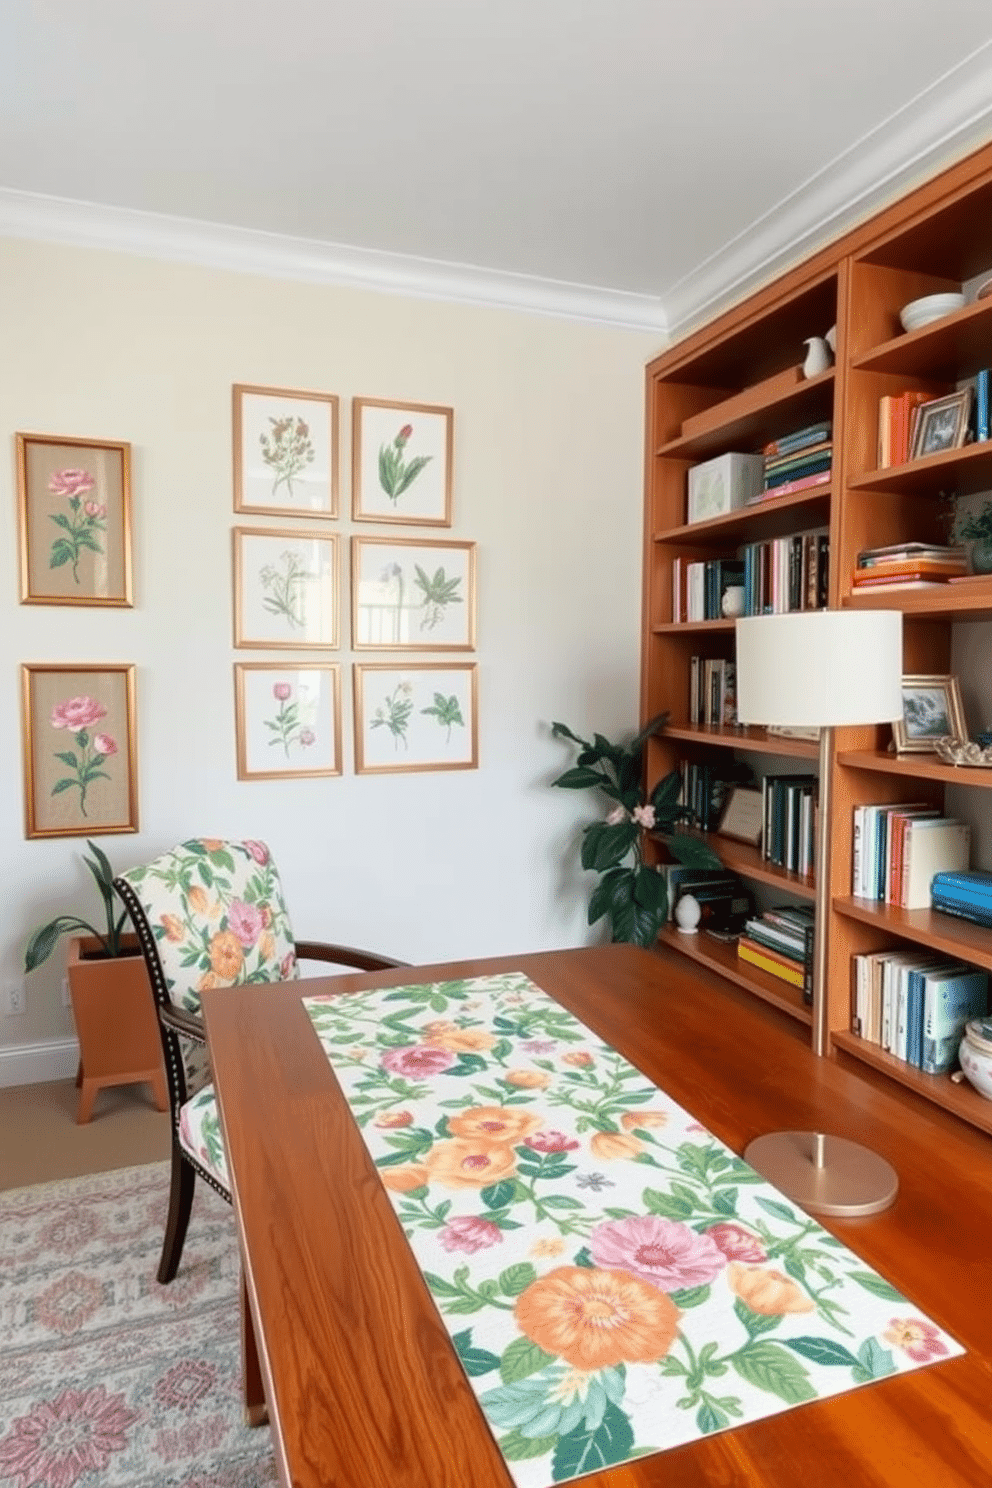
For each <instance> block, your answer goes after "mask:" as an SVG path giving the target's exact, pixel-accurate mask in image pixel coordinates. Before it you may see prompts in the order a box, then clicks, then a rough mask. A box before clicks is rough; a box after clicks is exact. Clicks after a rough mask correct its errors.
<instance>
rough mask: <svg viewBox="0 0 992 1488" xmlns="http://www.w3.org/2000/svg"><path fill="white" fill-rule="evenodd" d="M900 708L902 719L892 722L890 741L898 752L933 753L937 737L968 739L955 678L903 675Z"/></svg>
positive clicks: (957, 741) (962, 706)
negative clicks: (901, 709)
mask: <svg viewBox="0 0 992 1488" xmlns="http://www.w3.org/2000/svg"><path fill="white" fill-rule="evenodd" d="M902 707H903V716H902V718H897V719H894V720H893V722H892V742H893V744H894V745H895V750H896V753H897V754H934V753H936V750H935V748H934V745H935V742H936V740H937V739H951V740H952V741H953V742H954V743H963V742H964V741H966V740H967V738H968V725H967V723H966V722H965V716H964V704H963V702H962V700H961V684H960V683H959V681H958V679H957V677H953V676H939V675H938V676H929V675H921V674H913V675H910V676H904V677H903V679H902Z"/></svg>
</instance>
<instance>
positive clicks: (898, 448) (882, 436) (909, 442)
mask: <svg viewBox="0 0 992 1488" xmlns="http://www.w3.org/2000/svg"><path fill="white" fill-rule="evenodd" d="M932 398H933V393H921V392H915V391H913V392H906V393H893V394H886V396H885V397H883V398H879V400H878V468H879V470H885V469H887V468H888V466H889V465H904V464H905V463H906V461H907V460H908V459H909V452H910V450H911V449H912V446H913V433H914V431H915V428H916V410H917V409H918V408H920V407H921V406H922V405H923V404H924V403H928V402H930V400H931V399H932Z"/></svg>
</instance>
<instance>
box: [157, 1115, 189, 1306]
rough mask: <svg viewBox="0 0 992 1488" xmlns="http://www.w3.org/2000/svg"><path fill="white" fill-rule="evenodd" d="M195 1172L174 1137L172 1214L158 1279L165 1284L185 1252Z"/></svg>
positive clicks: (167, 1226) (168, 1221)
mask: <svg viewBox="0 0 992 1488" xmlns="http://www.w3.org/2000/svg"><path fill="white" fill-rule="evenodd" d="M195 1185H196V1173H195V1172H194V1170H193V1169H192V1168H191V1167H190V1165H189V1163H188V1162H186V1160H185V1159H184V1157H183V1154H182V1148H181V1147H180V1146H179V1141H178V1139H177V1138H176V1137H175V1135H173V1138H172V1177H171V1180H170V1183H169V1217H168V1219H167V1220H166V1225H165V1240H164V1241H163V1244H162V1259H161V1260H160V1261H159V1266H158V1279H159V1281H160V1282H162V1284H163V1286H164V1285H165V1284H166V1282H170V1281H171V1280H172V1278H173V1277H174V1276H175V1274H176V1272H177V1271H178V1270H179V1260H180V1257H181V1256H182V1253H183V1242H184V1241H185V1239H186V1230H187V1228H188V1226H189V1216H190V1211H191V1209H192V1208H193V1189H194V1187H195Z"/></svg>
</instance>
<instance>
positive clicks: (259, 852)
mask: <svg viewBox="0 0 992 1488" xmlns="http://www.w3.org/2000/svg"><path fill="white" fill-rule="evenodd" d="M245 847H246V849H247V850H248V852H250V853H251V855H252V857H253V858H254V859H255V862H256V863H259V864H261V866H262V867H263V868H264V867H265V865H266V863H267V862H268V861H269V849H268V848H267V847H266V845H265V843H264V842H255V841H253V840H252V839H251V838H248V840H247V841H246V842H245Z"/></svg>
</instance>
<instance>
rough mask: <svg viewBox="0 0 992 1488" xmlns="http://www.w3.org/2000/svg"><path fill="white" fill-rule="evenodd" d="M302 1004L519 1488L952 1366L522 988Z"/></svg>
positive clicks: (727, 1157)
mask: <svg viewBox="0 0 992 1488" xmlns="http://www.w3.org/2000/svg"><path fill="white" fill-rule="evenodd" d="M304 1005H305V1006H306V1007H307V1009H308V1011H309V1013H310V1017H311V1019H312V1021H313V1024H314V1027H315V1029H316V1032H317V1034H318V1037H319V1038H320V1041H321V1044H322V1045H323V1048H324V1051H325V1053H326V1054H327V1057H328V1059H329V1060H330V1062H331V1064H332V1066H333V1068H334V1070H335V1072H336V1074H337V1077H338V1080H339V1081H340V1084H341V1087H342V1089H343V1091H344V1093H345V1096H346V1098H347V1100H348V1103H349V1105H350V1107H351V1110H352V1113H353V1114H354V1116H355V1119H356V1120H357V1121H358V1124H359V1126H360V1128H361V1130H362V1134H363V1136H364V1138H365V1142H366V1145H367V1147H368V1149H369V1151H370V1152H371V1154H372V1156H373V1158H374V1159H375V1162H376V1164H377V1166H378V1168H379V1173H380V1177H381V1178H382V1181H383V1183H384V1185H385V1186H386V1188H387V1190H388V1191H389V1194H390V1198H391V1199H392V1201H393V1206H394V1208H395V1210H396V1213H397V1215H398V1217H399V1219H400V1222H401V1224H402V1225H403V1229H404V1231H405V1233H406V1235H407V1238H408V1240H409V1242H410V1246H411V1248H412V1250H413V1253H414V1255H415V1256H416V1258H417V1261H418V1264H419V1265H420V1268H421V1272H422V1274H423V1276H424V1280H425V1282H426V1283H427V1286H428V1288H429V1289H430V1291H431V1293H432V1295H433V1297H434V1299H435V1302H436V1304H437V1307H438V1310H439V1312H440V1314H441V1316H442V1318H443V1320H444V1322H445V1324H446V1326H447V1329H448V1332H449V1334H450V1336H451V1341H452V1344H453V1345H454V1347H455V1349H456V1351H457V1353H458V1357H459V1359H460V1360H461V1363H462V1366H463V1367H464V1369H465V1372H466V1374H467V1375H468V1377H469V1380H470V1382H471V1384H472V1386H473V1388H474V1389H475V1391H476V1393H477V1396H478V1400H479V1404H480V1406H481V1407H482V1410H483V1412H484V1414H485V1417H486V1419H487V1421H488V1423H489V1426H490V1428H491V1430H492V1432H493V1435H494V1437H495V1438H496V1441H497V1443H498V1445H499V1448H500V1450H501V1452H502V1453H503V1457H504V1459H505V1460H506V1463H507V1466H508V1468H509V1471H510V1473H511V1475H512V1477H513V1478H514V1480H515V1482H516V1483H517V1484H518V1485H519V1488H547V1485H548V1484H550V1483H559V1482H564V1481H566V1480H568V1479H571V1478H577V1477H583V1476H585V1475H586V1474H588V1473H590V1472H596V1471H599V1470H601V1469H603V1468H607V1467H611V1466H613V1465H615V1464H618V1463H621V1462H625V1461H628V1460H629V1459H631V1458H633V1457H638V1456H641V1455H643V1454H645V1453H650V1452H659V1451H664V1450H666V1449H667V1448H669V1447H674V1446H678V1445H681V1444H682V1443H685V1442H691V1441H692V1440H694V1439H696V1438H698V1437H701V1436H707V1435H709V1434H710V1433H712V1432H716V1431H724V1430H727V1429H732V1428H733V1427H734V1426H737V1425H741V1424H743V1423H745V1422H747V1421H755V1420H758V1419H760V1418H761V1417H763V1416H768V1415H771V1414H773V1413H775V1412H778V1411H784V1410H789V1409H792V1408H794V1407H796V1406H805V1407H806V1408H808V1409H813V1408H815V1407H814V1405H813V1402H815V1401H817V1400H818V1399H824V1398H826V1397H828V1396H831V1395H836V1394H838V1393H840V1392H841V1391H845V1390H852V1389H855V1388H858V1387H862V1386H867V1385H870V1384H872V1383H873V1382H874V1381H876V1380H884V1379H885V1378H886V1377H887V1376H889V1375H893V1374H896V1373H900V1372H903V1371H906V1370H910V1369H917V1368H919V1367H921V1366H923V1365H928V1364H935V1363H939V1361H940V1360H941V1359H947V1358H949V1357H951V1356H952V1355H954V1354H960V1353H961V1352H963V1350H962V1349H961V1346H960V1344H958V1343H956V1342H955V1340H954V1339H952V1338H950V1337H949V1336H948V1335H947V1334H946V1333H944V1332H943V1331H942V1330H941V1329H940V1328H938V1327H937V1326H936V1325H935V1324H934V1323H933V1322H931V1321H930V1319H929V1318H926V1317H925V1316H924V1315H923V1314H922V1313H921V1312H920V1311H919V1310H918V1308H916V1307H915V1306H914V1304H913V1303H912V1302H911V1301H909V1300H908V1299H907V1298H906V1297H903V1296H901V1295H900V1294H899V1292H897V1291H896V1290H895V1289H894V1288H893V1287H892V1286H890V1285H889V1283H888V1282H887V1281H886V1280H885V1278H884V1277H882V1276H880V1275H879V1274H878V1273H877V1272H876V1271H874V1270H872V1269H871V1268H870V1267H869V1266H867V1265H866V1264H865V1263H864V1261H862V1260H861V1259H860V1258H859V1257H858V1256H857V1255H855V1254H854V1252H853V1251H851V1250H849V1249H848V1248H847V1246H845V1245H843V1244H842V1243H841V1242H840V1241H839V1240H837V1239H836V1238H835V1237H834V1236H833V1235H831V1234H830V1233H829V1232H828V1231H827V1230H825V1229H824V1228H823V1227H822V1226H821V1225H820V1224H818V1223H817V1221H816V1220H815V1219H811V1218H810V1217H809V1215H807V1214H804V1213H803V1212H802V1210H800V1209H799V1208H797V1206H796V1205H795V1204H793V1203H791V1202H790V1201H789V1200H787V1199H786V1198H784V1196H783V1195H782V1194H781V1193H779V1192H778V1191H777V1190H776V1189H775V1188H773V1187H772V1186H771V1184H769V1183H767V1182H766V1181H765V1180H764V1179H763V1178H762V1177H761V1176H760V1175H759V1174H758V1173H756V1172H755V1171H754V1169H753V1168H750V1167H749V1166H748V1165H747V1163H745V1162H743V1161H742V1159H741V1158H740V1157H738V1156H737V1155H736V1154H735V1153H734V1152H732V1151H731V1150H730V1148H728V1147H726V1146H724V1144H723V1143H722V1142H720V1141H718V1140H717V1138H716V1137H715V1136H713V1135H712V1133H710V1132H708V1131H707V1130H706V1129H705V1128H704V1127H703V1126H701V1125H700V1124H699V1122H698V1121H696V1120H695V1119H694V1118H693V1117H692V1115H691V1114H690V1113H689V1112H687V1111H685V1110H683V1109H682V1108H681V1107H680V1106H678V1105H677V1104H676V1103H675V1102H674V1101H673V1100H671V1099H670V1098H669V1097H668V1096H667V1095H666V1094H665V1093H664V1091H662V1090H659V1089H658V1088H657V1087H656V1086H655V1085H652V1084H651V1082H650V1081H649V1080H647V1079H646V1078H645V1077H644V1075H642V1074H641V1073H640V1071H639V1070H637V1069H635V1068H634V1066H633V1065H631V1064H629V1063H628V1062H627V1061H626V1060H625V1059H623V1058H622V1057H621V1056H620V1055H619V1054H618V1053H617V1052H616V1050H615V1049H611V1048H610V1047H609V1045H608V1044H604V1043H603V1042H602V1041H601V1040H600V1039H599V1038H597V1037H596V1036H595V1035H594V1034H593V1033H591V1032H590V1031H589V1029H588V1028H586V1027H584V1025H583V1024H582V1023H580V1022H579V1021H578V1020H577V1019H576V1018H575V1017H573V1015H572V1014H571V1013H570V1012H568V1010H567V1009H565V1008H563V1007H562V1006H561V1005H560V1004H559V1003H556V1002H555V1001H554V1000H553V999H552V998H550V997H548V996H547V994H546V993H544V992H542V991H541V990H540V988H538V987H536V986H535V985H534V983H533V982H531V981H529V980H528V978H527V977H526V976H524V975H522V974H521V973H510V974H508V975H505V976H499V977H480V978H476V979H474V980H471V981H465V982H441V983H434V984H431V985H420V986H409V987H400V988H396V989H394V990H392V991H374V992H367V993H356V994H355V995H354V996H349V997H331V998H326V997H321V996H319V995H318V996H315V997H312V998H305V999H304ZM663 1473H664V1469H663V1468H661V1467H660V1465H659V1474H660V1475H663ZM659 1481H661V1476H659Z"/></svg>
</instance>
